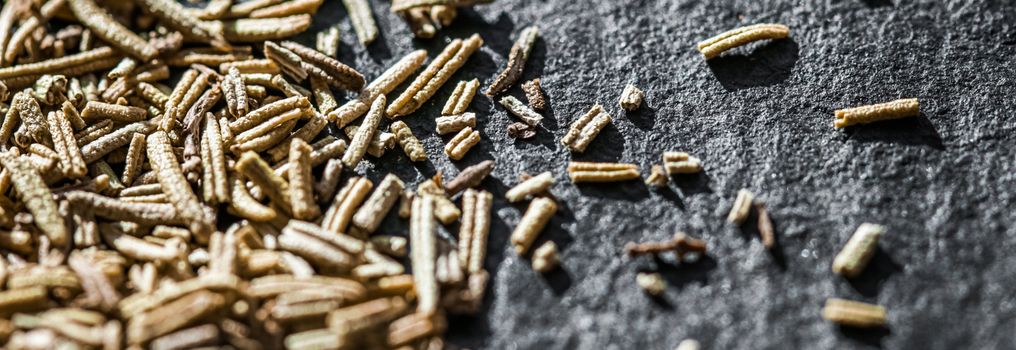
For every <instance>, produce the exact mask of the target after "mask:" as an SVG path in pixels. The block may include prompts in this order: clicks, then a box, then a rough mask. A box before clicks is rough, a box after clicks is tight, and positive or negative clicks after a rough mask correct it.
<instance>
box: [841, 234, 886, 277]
mask: <svg viewBox="0 0 1016 350" xmlns="http://www.w3.org/2000/svg"><path fill="white" fill-rule="evenodd" d="M883 233H885V227H883V226H881V225H876V224H869V223H863V224H861V226H858V227H857V231H856V232H854V235H853V236H851V237H850V240H848V241H847V244H846V245H844V246H843V250H840V253H839V254H836V257H835V258H834V259H833V272H835V273H837V274H840V275H843V276H845V277H857V275H859V274H861V271H864V268H865V267H867V266H868V262H869V261H871V257H872V256H874V255H875V252H876V251H878V239H879V238H880V237H881V236H882V234H883Z"/></svg>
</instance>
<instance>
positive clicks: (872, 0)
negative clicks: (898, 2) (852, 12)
mask: <svg viewBox="0 0 1016 350" xmlns="http://www.w3.org/2000/svg"><path fill="white" fill-rule="evenodd" d="M861 2H863V3H864V4H865V5H867V6H868V7H893V6H894V5H893V2H892V0H861Z"/></svg>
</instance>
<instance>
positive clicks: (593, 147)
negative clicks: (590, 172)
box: [572, 123, 625, 162]
mask: <svg viewBox="0 0 1016 350" xmlns="http://www.w3.org/2000/svg"><path fill="white" fill-rule="evenodd" d="M624 150H625V142H624V135H622V134H621V131H620V130H618V129H617V126H615V125H614V123H610V124H607V126H605V127H604V128H603V129H602V130H600V133H599V134H598V135H597V136H596V138H595V139H593V142H592V143H590V144H589V146H588V147H586V150H585V152H582V153H581V154H575V155H573V156H572V159H573V160H575V161H581V162H617V161H619V160H621V155H622V154H624Z"/></svg>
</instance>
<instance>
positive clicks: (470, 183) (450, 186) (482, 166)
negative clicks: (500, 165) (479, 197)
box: [445, 160, 494, 197]
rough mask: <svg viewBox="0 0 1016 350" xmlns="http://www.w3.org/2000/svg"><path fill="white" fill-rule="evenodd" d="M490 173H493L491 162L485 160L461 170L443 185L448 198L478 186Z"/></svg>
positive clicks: (492, 163) (492, 162)
mask: <svg viewBox="0 0 1016 350" xmlns="http://www.w3.org/2000/svg"><path fill="white" fill-rule="evenodd" d="M492 171H494V161H493V160H485V161H482V162H480V163H478V164H476V165H471V166H469V167H467V168H465V169H462V171H461V172H459V174H458V175H456V176H455V178H453V179H452V180H451V181H449V182H448V183H447V184H445V191H446V192H448V195H449V196H452V197H454V196H455V195H456V194H458V193H459V192H462V191H463V190H465V189H467V188H471V187H476V186H479V185H480V183H481V182H483V180H484V179H486V178H487V175H490V173H491V172H492Z"/></svg>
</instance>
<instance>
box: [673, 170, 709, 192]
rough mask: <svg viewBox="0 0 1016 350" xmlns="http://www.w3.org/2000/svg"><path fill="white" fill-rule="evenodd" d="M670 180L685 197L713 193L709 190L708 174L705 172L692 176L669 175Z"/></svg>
mask: <svg viewBox="0 0 1016 350" xmlns="http://www.w3.org/2000/svg"><path fill="white" fill-rule="evenodd" d="M670 180H671V182H673V183H674V185H676V186H677V188H678V189H679V190H681V193H684V194H685V195H691V194H696V193H713V189H712V188H709V183H710V182H711V180H710V178H709V174H708V173H706V172H705V170H703V171H700V172H697V173H694V174H675V175H671V176H670Z"/></svg>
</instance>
